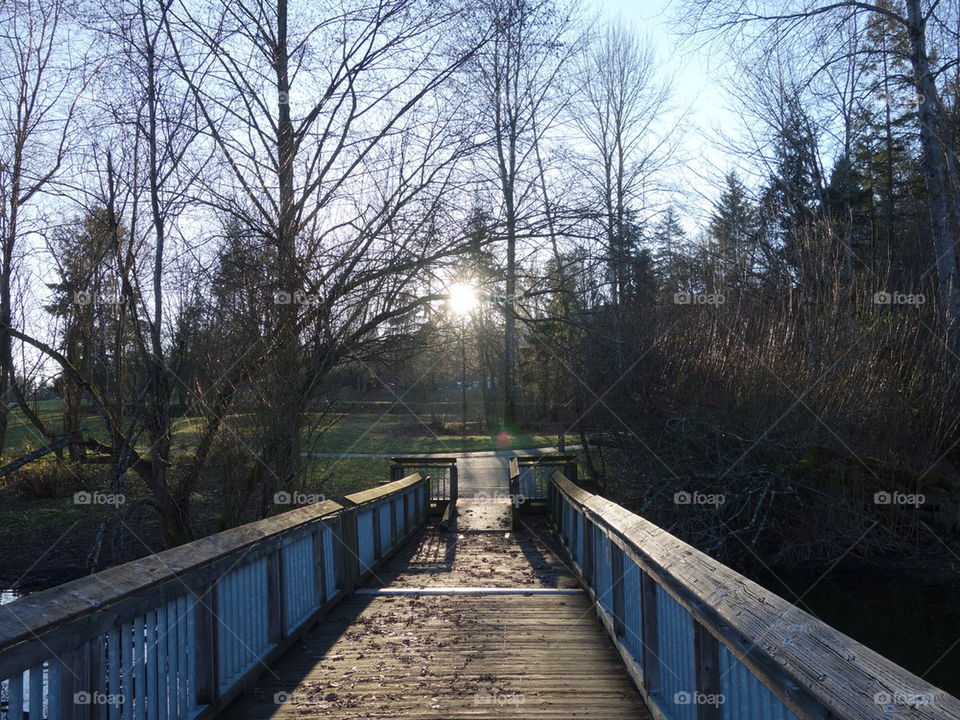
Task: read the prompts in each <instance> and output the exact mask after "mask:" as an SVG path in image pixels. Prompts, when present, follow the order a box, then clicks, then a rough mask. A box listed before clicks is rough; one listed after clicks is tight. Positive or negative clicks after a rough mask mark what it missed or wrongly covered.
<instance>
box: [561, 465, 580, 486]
mask: <svg viewBox="0 0 960 720" xmlns="http://www.w3.org/2000/svg"><path fill="white" fill-rule="evenodd" d="M563 474H564V475H566V476H567V479H568V480H569V481H570V482H574V483H575V482H576V481H577V461H576V460H571V461H570V462H568V463H567V464H566V465H564V467H563Z"/></svg>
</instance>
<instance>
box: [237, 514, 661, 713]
mask: <svg viewBox="0 0 960 720" xmlns="http://www.w3.org/2000/svg"><path fill="white" fill-rule="evenodd" d="M508 518H509V506H508V505H506V504H501V505H495V504H489V503H486V504H482V503H476V504H475V503H470V502H464V503H463V506H462V508H461V514H460V518H459V522H458V527H456V528H454V529H452V530H451V531H450V532H448V533H442V532H440V531H438V530H437V529H435V528H433V527H428V528H427V529H426V530H425V531H424V532H423V533H422V534H421V535H420V536H419V537H418V538H417V540H416V541H415V542H412V543H410V544H409V545H408V546H407V547H405V548H402V549H401V550H400V552H399V553H398V554H397V556H396V557H394V558H393V560H392V561H391V562H390V563H388V565H387V566H386V567H385V568H383V569H382V570H381V571H379V572H378V574H377V577H375V578H373V579H372V580H371V582H369V583H368V586H369V587H368V588H365V589H364V590H362V591H361V593H360V594H357V595H354V596H353V597H350V598H348V599H347V600H345V601H344V602H343V603H342V604H341V605H339V606H338V607H337V608H336V609H335V610H334V611H333V612H332V613H331V614H330V615H329V616H328V617H327V618H326V619H325V620H324V621H323V622H322V623H320V624H319V625H318V626H317V627H316V628H315V629H314V630H313V631H312V632H311V633H310V634H309V635H307V636H306V637H305V638H304V640H303V642H302V643H301V644H300V645H298V646H295V647H294V648H293V649H291V650H290V651H289V652H288V653H287V654H286V655H285V656H283V657H282V658H281V659H280V660H279V661H278V662H277V663H276V664H275V665H274V666H273V667H272V668H271V669H270V670H269V671H265V672H264V673H263V675H262V677H261V678H260V681H259V682H258V683H257V687H255V688H254V689H253V690H251V691H248V692H247V693H245V694H244V695H243V696H241V697H240V698H239V699H238V700H237V701H235V702H234V703H233V704H232V705H231V706H230V707H229V708H227V710H226V711H225V712H224V714H223V716H224V717H229V718H242V719H249V720H253V719H258V720H259V719H261V718H338V719H339V720H353V719H360V718H422V719H427V718H434V719H436V720H452V719H454V718H474V719H480V718H507V717H512V718H557V719H558V720H559V719H561V718H562V719H563V720H569V719H570V718H637V719H645V718H649V717H650V715H649V714H648V713H647V711H646V709H645V708H644V706H643V703H642V701H641V700H640V697H639V695H638V693H637V691H636V689H635V688H634V686H633V685H632V684H631V682H630V680H629V679H628V677H627V674H626V672H625V670H624V667H623V663H622V661H621V660H620V657H619V656H618V655H617V652H616V650H615V649H614V647H613V645H612V644H611V642H610V640H609V639H608V636H607V635H606V633H605V632H604V631H603V629H602V627H601V625H600V624H599V623H598V621H597V619H596V614H595V611H594V610H593V607H592V606H591V603H590V600H589V598H588V597H587V596H586V595H585V594H583V593H582V592H580V591H578V590H577V589H576V588H577V582H576V580H575V579H574V578H573V576H572V575H571V574H570V573H569V571H568V570H567V569H566V567H565V566H564V565H563V563H562V562H561V561H560V560H559V559H558V557H559V552H558V549H557V548H556V547H555V546H553V547H552V544H553V543H554V542H555V541H554V540H553V538H552V535H550V534H549V533H548V531H547V529H546V527H545V525H544V524H543V523H542V522H530V523H528V524H527V527H526V529H524V530H523V531H521V532H520V533H518V534H514V533H510V532H509V531H508V530H506V529H505V527H506V524H507V523H508ZM424 587H430V588H437V589H436V590H433V591H431V594H384V593H383V591H382V589H384V588H385V589H387V590H388V591H389V592H390V593H396V592H397V591H400V590H402V589H407V590H409V589H411V588H424ZM477 587H497V588H516V589H518V590H521V591H522V590H531V591H534V590H535V591H540V592H539V593H529V594H464V593H463V592H462V591H461V590H460V589H461V588H477ZM364 593H367V594H364Z"/></svg>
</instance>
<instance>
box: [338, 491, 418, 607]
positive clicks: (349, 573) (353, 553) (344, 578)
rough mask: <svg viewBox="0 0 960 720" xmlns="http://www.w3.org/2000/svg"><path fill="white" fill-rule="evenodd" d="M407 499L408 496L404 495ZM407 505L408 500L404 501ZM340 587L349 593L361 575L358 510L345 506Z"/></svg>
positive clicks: (341, 516)
mask: <svg viewBox="0 0 960 720" xmlns="http://www.w3.org/2000/svg"><path fill="white" fill-rule="evenodd" d="M404 500H406V497H404ZM404 506H406V502H404ZM404 509H405V508H404ZM338 539H339V540H340V563H339V566H340V588H341V589H342V590H343V591H344V592H345V593H349V592H350V591H352V590H353V588H354V586H355V585H356V583H357V578H359V577H360V558H359V547H358V544H357V511H356V509H355V508H352V507H351V508H344V509H343V510H341V511H340V532H339V534H338Z"/></svg>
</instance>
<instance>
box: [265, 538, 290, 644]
mask: <svg viewBox="0 0 960 720" xmlns="http://www.w3.org/2000/svg"><path fill="white" fill-rule="evenodd" d="M285 574H286V573H285V568H284V562H283V550H282V548H277V549H276V550H274V551H273V552H272V553H270V555H268V556H267V611H268V624H267V627H268V633H269V638H270V642H272V643H278V642H280V641H281V640H282V639H283V636H284V634H285V631H286V628H287V622H286V608H285V607H284V605H285V603H284V592H283V588H284V587H285V586H286V582H285V577H284V575H285Z"/></svg>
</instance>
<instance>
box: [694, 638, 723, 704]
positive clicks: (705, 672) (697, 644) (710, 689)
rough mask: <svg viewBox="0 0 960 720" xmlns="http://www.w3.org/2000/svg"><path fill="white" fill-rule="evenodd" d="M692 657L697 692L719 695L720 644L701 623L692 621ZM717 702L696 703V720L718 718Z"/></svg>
mask: <svg viewBox="0 0 960 720" xmlns="http://www.w3.org/2000/svg"><path fill="white" fill-rule="evenodd" d="M693 642H694V657H695V659H696V665H697V692H699V693H701V694H703V695H713V696H714V697H719V695H720V646H719V644H718V643H717V639H716V638H715V637H714V636H713V635H711V634H710V631H709V630H707V629H706V628H705V627H704V626H703V625H702V624H701V623H699V622H697V621H696V620H694V623H693ZM721 717H722V714H721V705H720V704H719V703H702V702H701V703H698V704H697V720H720V719H721Z"/></svg>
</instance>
